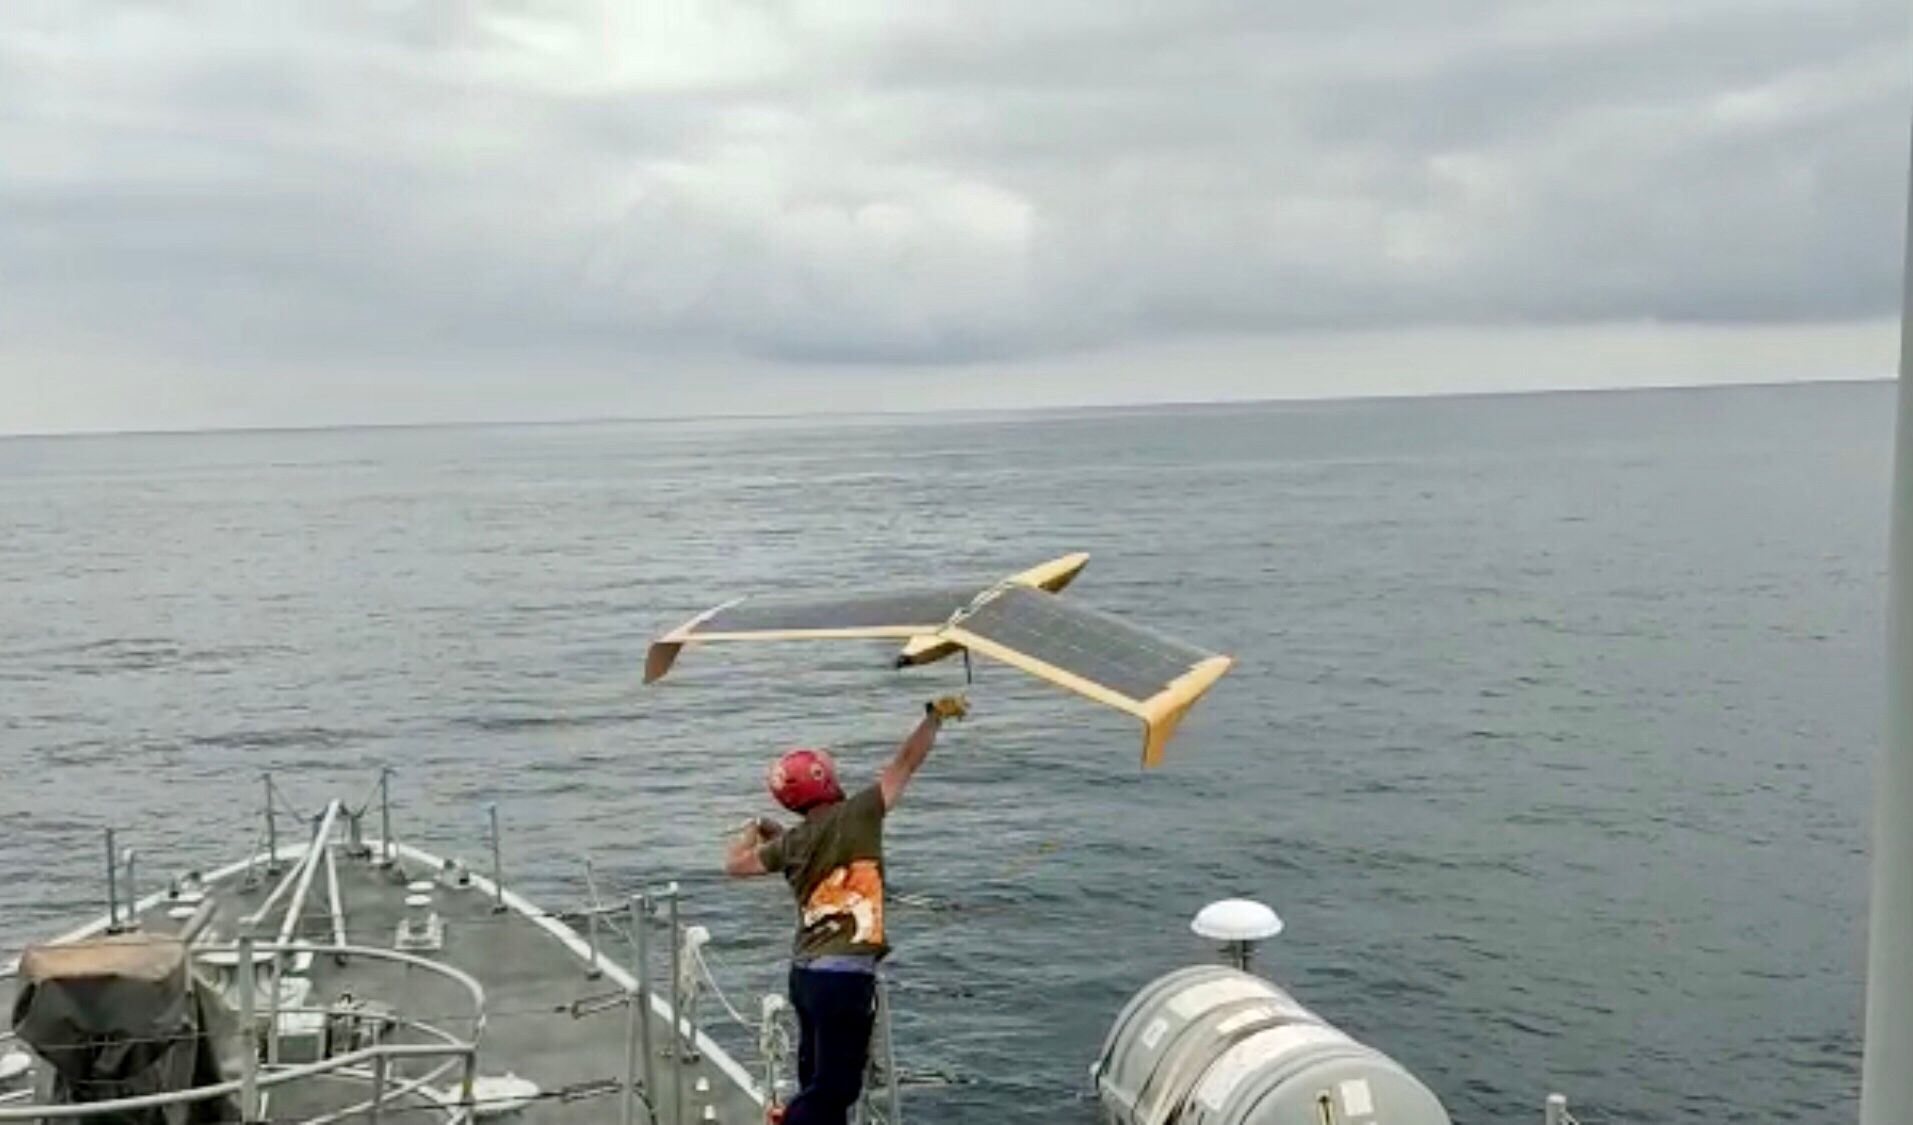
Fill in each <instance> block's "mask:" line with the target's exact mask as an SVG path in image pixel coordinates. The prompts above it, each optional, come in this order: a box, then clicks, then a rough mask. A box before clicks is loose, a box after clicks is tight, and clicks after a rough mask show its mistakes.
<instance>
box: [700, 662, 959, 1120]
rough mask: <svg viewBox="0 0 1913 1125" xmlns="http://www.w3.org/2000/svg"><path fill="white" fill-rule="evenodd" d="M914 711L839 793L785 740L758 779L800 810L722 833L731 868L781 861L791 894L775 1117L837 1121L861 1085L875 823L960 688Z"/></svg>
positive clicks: (879, 925)
mask: <svg viewBox="0 0 1913 1125" xmlns="http://www.w3.org/2000/svg"><path fill="white" fill-rule="evenodd" d="M923 710H924V715H923V721H922V722H921V723H919V724H917V728H916V729H915V730H914V731H912V732H910V736H909V737H908V738H906V739H904V740H903V744H902V745H900V746H899V747H897V752H896V754H895V755H894V756H892V757H891V759H890V761H889V763H888V764H887V765H885V766H884V767H883V771H882V772H881V773H879V774H878V775H877V780H876V782H875V783H874V784H872V785H869V786H866V787H865V788H863V789H861V790H859V791H858V792H856V793H855V794H853V795H851V796H849V797H845V796H844V791H843V789H842V788H841V787H840V786H839V785H838V783H837V767H836V764H835V763H834V762H832V761H831V758H830V755H829V754H828V753H827V752H825V751H823V750H808V749H800V750H792V751H790V752H789V753H787V754H785V755H783V756H782V757H780V758H779V759H777V761H775V762H773V763H772V764H771V767H770V770H769V772H768V774H767V775H766V777H765V783H766V784H767V786H768V787H769V789H770V792H771V796H772V797H774V798H776V800H777V803H778V804H780V805H782V806H784V807H785V808H786V809H789V810H790V811H791V812H793V813H796V814H797V815H798V816H799V817H801V818H802V819H801V820H799V821H798V822H797V823H796V824H795V825H793V826H792V827H790V828H789V829H785V828H783V827H782V826H780V825H778V824H777V823H776V822H775V821H771V820H762V819H760V820H752V821H751V822H749V823H748V824H746V825H745V826H744V830H743V831H742V832H741V833H740V834H739V835H738V837H737V838H736V839H735V840H733V841H732V842H731V844H730V847H729V849H728V850H727V852H726V854H725V857H724V870H725V872H726V873H727V874H729V875H732V876H735V877H738V878H750V877H752V876H758V875H770V874H778V873H781V874H782V875H783V876H784V878H785V880H786V881H787V882H788V883H789V884H790V889H791V891H792V893H794V894H795V895H796V897H797V938H796V941H795V943H794V945H793V949H792V953H791V969H790V1002H791V1007H792V1008H793V1009H795V1010H796V1012H797V1027H798V1046H797V1083H798V1091H797V1095H796V1097H794V1098H792V1099H791V1102H790V1105H789V1106H787V1107H785V1110H784V1113H783V1116H782V1121H783V1122H784V1125H843V1123H844V1122H846V1121H847V1120H848V1119H849V1114H850V1109H851V1107H852V1106H853V1105H855V1104H856V1102H857V1098H858V1096H859V1095H860V1094H861V1093H862V1091H863V1076H864V1066H865V1064H866V1062H867V1061H868V1058H869V1052H870V1032H871V1027H872V1025H873V1024H874V1023H875V1021H876V1004H877V965H878V963H879V962H881V961H882V960H883V958H884V956H885V955H886V954H888V953H889V952H890V946H889V944H888V942H887V941H886V938H885V934H884V919H883V877H884V866H883V823H884V817H885V816H886V815H887V814H888V813H889V812H890V810H892V809H894V808H896V807H897V802H898V801H900V800H902V799H903V791H904V789H905V788H907V787H908V786H909V784H910V779H911V778H912V777H914V776H915V775H916V772H917V769H918V767H920V766H922V765H923V761H924V759H925V758H927V757H929V755H930V748H931V747H932V746H934V745H935V744H936V739H937V731H938V730H939V729H940V728H941V727H942V725H943V722H944V720H946V719H961V718H963V717H964V716H965V715H967V714H968V713H969V704H968V702H967V701H966V700H965V699H964V698H963V697H962V696H944V697H943V698H941V699H938V700H936V701H934V702H931V703H926V704H924V706H923Z"/></svg>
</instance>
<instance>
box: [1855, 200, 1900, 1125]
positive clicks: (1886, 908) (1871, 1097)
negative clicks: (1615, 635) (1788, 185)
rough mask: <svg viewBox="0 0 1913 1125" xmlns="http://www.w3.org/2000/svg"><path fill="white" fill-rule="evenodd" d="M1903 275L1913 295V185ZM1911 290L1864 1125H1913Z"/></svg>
mask: <svg viewBox="0 0 1913 1125" xmlns="http://www.w3.org/2000/svg"><path fill="white" fill-rule="evenodd" d="M1908 186H1909V196H1908V200H1907V214H1908V220H1909V221H1908V223H1907V245H1906V271H1907V272H1906V274H1905V277H1904V279H1903V281H1902V285H1903V287H1913V179H1910V180H1909V185H1908ZM1909 383H1913V288H1903V289H1902V292H1901V310H1900V386H1899V404H1900V405H1899V412H1898V421H1897V428H1896V432H1895V434H1894V449H1893V522H1892V532H1891V541H1890V543H1889V545H1888V556H1887V557H1888V562H1887V610H1886V616H1887V666H1886V677H1887V678H1886V699H1887V716H1886V745H1885V746H1884V747H1883V748H1882V750H1881V752H1880V765H1879V770H1878V772H1877V774H1876V775H1875V777H1874V794H1875V796H1874V805H1873V906H1872V911H1871V925H1870V931H1869V934H1868V938H1867V1012H1866V1065H1865V1070H1864V1072H1863V1076H1862V1079H1861V1084H1860V1125H1905V1123H1906V1122H1908V1121H1913V391H1910V390H1909Z"/></svg>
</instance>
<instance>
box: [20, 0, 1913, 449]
mask: <svg viewBox="0 0 1913 1125" xmlns="http://www.w3.org/2000/svg"><path fill="white" fill-rule="evenodd" d="M1908 24H1909V11H1908V8H1907V5H1906V4H1905V3H1904V2H1903V0H1441V2H1439V3H1431V2H1429V0H1363V2H1361V3H1323V2H1321V0H1309V2H1307V3H1292V2H1289V0H1235V2H1222V0H1034V2H1033V0H962V2H956V0H948V2H945V0H909V2H907V3H896V2H894V0H881V2H880V0H463V2H450V0H413V2H398V0H379V2H368V0H310V2H301V0H284V2H282V3H272V4H260V3H255V2H252V0H244V2H241V0H225V2H217V0H169V2H167V3H164V4H154V3H150V2H149V0H9V2H7V3H5V4H0V432H9V433H23V432H65V431H90V430H114V429H189V428H197V427H219V426H278V425H333V424H349V423H384V422H391V423H418V422H432V421H465V420H511V419H527V420H544V419H566V418H590V417H632V416H637V417H644V416H660V415H677V414H688V413H780V412H806V411H844V410H916V409H945V408H988V407H1012V408H1015V407H1030V406H1042V405H1061V404H1101V403H1134V402H1150V401H1178V402H1186V401H1213V400H1225V399H1234V398H1288V397H1321V396H1335V395H1366V394H1422V393H1442V392H1455V391H1497V390H1521V389H1542V388H1556V387H1598V386H1623V385H1635V384H1674V383H1712V382H1736V381H1772V380H1790V379H1821V378H1864V377H1876V376H1885V375H1888V374H1890V373H1891V372H1892V370H1893V367H1894V364H1895V360H1896V353H1897V347H1898V337H1897V329H1896V323H1897V316H1898V309H1899V301H1900V298H1899V286H1900V271H1901V263H1902V250H1901V241H1900V240H1901V237H1902V228H1903V224H1904V221H1905V212H1906V202H1905V200H1906V195H1905V192H1906V176H1907V162H1908V153H1907V147H1908V133H1909V122H1910V121H1913V116H1910V115H1913V99H1910V98H1909V91H1910V90H1913V68H1910V67H1909V59H1913V55H1910V54H1909V46H1913V43H1910V42H1909V26H1908Z"/></svg>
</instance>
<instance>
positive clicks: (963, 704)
mask: <svg viewBox="0 0 1913 1125" xmlns="http://www.w3.org/2000/svg"><path fill="white" fill-rule="evenodd" d="M923 713H924V714H925V715H932V716H935V717H936V718H938V719H963V718H966V717H968V715H969V714H970V701H969V700H968V699H965V698H964V697H963V696H960V695H945V696H942V697H940V698H937V699H933V700H931V701H930V702H928V703H926V704H924V705H923Z"/></svg>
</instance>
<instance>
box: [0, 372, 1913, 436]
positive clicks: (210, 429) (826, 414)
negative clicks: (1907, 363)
mask: <svg viewBox="0 0 1913 1125" xmlns="http://www.w3.org/2000/svg"><path fill="white" fill-rule="evenodd" d="M1898 378H1899V376H1898V375H1895V374H1886V375H1849V376H1839V377H1832V378H1801V379H1750V380H1746V381H1733V382H1708V383H1639V384H1630V385H1627V386H1595V387H1520V388H1510V389H1505V390H1492V391H1483V390H1458V391H1399V392H1383V393H1376V394H1341V395H1289V396H1279V395H1270V396H1262V397H1245V398H1213V399H1152V400H1143V401H1138V402H1128V403H1120V402H1083V403H1053V404H1049V405H1043V406H957V407H921V408H915V409H898V410H814V411H813V410H793V411H774V412H765V413H746V412H710V413H687V414H637V415H618V414H607V415H601V416H591V417H571V418H471V419H446V420H443V421H430V422H370V421H367V422H335V423H327V424H318V425H306V426H301V425H231V426H220V425H213V426H196V427H189V428H177V429H151V430H142V429H98V430H17V431H16V430H0V441H46V440H58V439H85V438H112V437H203V436H210V435H228V434H234V435H236V434H323V433H350V432H353V431H359V430H480V429H505V428H510V427H519V426H527V427H528V426H549V427H554V428H557V427H565V426H618V425H673V424H679V423H687V422H785V421H802V420H806V419H816V420H819V421H823V420H828V419H838V418H841V419H852V418H896V419H905V418H932V417H939V416H956V415H966V414H968V415H986V416H987V415H1023V416H1029V415H1041V414H1061V413H1066V412H1089V413H1117V412H1122V411H1143V412H1147V411H1173V410H1192V409H1200V408H1204V407H1228V406H1243V407H1254V406H1279V405H1291V404H1333V403H1351V402H1412V401H1421V400H1426V399H1486V398H1517V397H1520V398H1528V397H1542V396H1548V395H1564V396H1565V395H1599V394H1628V393H1631V392H1641V391H1645V392H1661V393H1664V392H1672V391H1726V390H1748V389H1757V388H1763V387H1766V388H1779V387H1813V386H1859V385H1863V384H1871V383H1891V382H1896V381H1897V380H1898Z"/></svg>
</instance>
